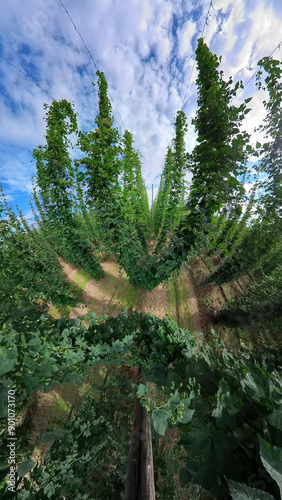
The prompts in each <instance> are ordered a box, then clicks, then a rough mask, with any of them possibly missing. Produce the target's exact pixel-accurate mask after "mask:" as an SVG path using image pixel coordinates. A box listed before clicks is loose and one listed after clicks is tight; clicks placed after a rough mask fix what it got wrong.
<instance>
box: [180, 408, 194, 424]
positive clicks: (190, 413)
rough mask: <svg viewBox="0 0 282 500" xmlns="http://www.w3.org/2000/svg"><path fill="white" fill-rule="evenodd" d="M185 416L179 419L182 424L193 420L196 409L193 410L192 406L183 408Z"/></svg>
mask: <svg viewBox="0 0 282 500" xmlns="http://www.w3.org/2000/svg"><path fill="white" fill-rule="evenodd" d="M182 413H183V416H182V417H181V418H180V419H179V420H178V421H179V422H180V423H181V424H189V422H191V420H192V418H193V416H194V413H195V410H191V409H190V408H188V409H186V410H185V409H184V410H183V412H182Z"/></svg>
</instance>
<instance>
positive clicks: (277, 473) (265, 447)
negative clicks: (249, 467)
mask: <svg viewBox="0 0 282 500" xmlns="http://www.w3.org/2000/svg"><path fill="white" fill-rule="evenodd" d="M259 442H260V456H261V461H262V463H263V465H264V467H265V468H266V470H267V472H268V474H269V475H270V476H271V477H272V478H273V479H274V481H276V483H277V484H278V486H279V489H280V494H281V498H282V448H276V446H272V445H271V444H269V443H267V441H265V440H264V439H262V438H259Z"/></svg>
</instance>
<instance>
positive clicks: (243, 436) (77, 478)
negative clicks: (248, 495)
mask: <svg viewBox="0 0 282 500" xmlns="http://www.w3.org/2000/svg"><path fill="white" fill-rule="evenodd" d="M89 320H90V322H89V323H90V325H89V327H88V328H86V327H85V326H84V325H83V324H82V322H81V321H79V320H75V321H63V320H60V321H57V322H50V321H49V320H48V319H47V318H46V317H44V316H42V317H41V318H40V319H39V320H38V321H35V320H33V321H30V320H28V319H27V318H25V321H24V323H23V324H21V322H20V321H14V322H12V323H10V324H7V325H4V326H3V328H2V332H1V336H0V339H1V343H2V346H1V347H2V350H3V352H4V351H5V350H6V351H5V352H7V350H9V351H10V358H9V359H10V361H9V363H8V364H6V365H5V367H4V368H5V372H6V373H2V376H1V377H0V383H1V387H2V397H3V400H5V394H6V393H7V388H8V386H9V385H10V386H12V387H13V389H14V390H15V391H16V393H17V397H18V405H19V408H20V405H22V404H24V402H25V401H27V398H28V395H29V394H31V393H32V391H33V390H34V389H37V388H39V389H40V388H44V387H45V388H47V387H49V388H50V387H51V386H52V384H53V383H54V382H55V381H56V380H58V381H60V382H63V381H66V380H67V381H69V382H74V381H76V382H77V383H82V382H83V381H84V380H85V379H86V377H88V376H89V371H91V370H92V369H93V367H94V366H95V364H96V363H97V362H98V361H99V362H102V363H103V364H105V365H107V364H109V363H110V364H111V365H112V364H113V363H117V366H122V363H125V364H126V365H129V366H132V367H134V368H139V367H140V368H141V370H142V379H143V380H144V381H148V382H153V383H154V384H155V386H156V388H158V391H157V392H156V389H154V390H151V389H148V386H146V389H147V392H146V391H145V390H144V387H145V385H144V384H142V383H141V384H139V388H138V392H139V396H140V397H141V401H142V398H144V396H145V392H146V396H147V398H146V401H148V403H147V402H145V400H144V403H145V404H146V406H148V411H149V413H150V414H151V418H152V424H153V429H155V431H156V432H157V433H159V434H161V435H164V434H165V432H166V429H167V427H168V426H175V425H176V426H177V427H178V428H179V431H180V432H181V441H180V443H181V444H182V446H183V447H184V448H185V450H186V452H187V459H186V463H185V470H186V471H188V472H189V474H188V472H187V473H185V477H186V478H188V477H189V478H191V480H192V481H193V482H194V483H197V484H199V485H201V486H202V487H204V488H205V489H207V490H208V491H210V492H211V494H212V495H213V496H214V497H215V498H217V499H222V498H226V497H227V489H226V486H225V481H224V476H226V477H228V478H229V479H231V480H233V481H237V482H242V483H243V482H248V478H249V477H250V476H252V477H253V480H254V481H256V480H258V479H259V471H260V467H261V462H260V454H259V441H258V437H257V436H258V434H259V435H260V436H261V437H262V438H264V439H265V440H266V439H267V441H268V442H269V443H270V444H272V445H273V444H275V445H276V446H277V445H278V446H281V444H282V435H281V425H280V423H279V418H278V414H279V411H280V408H281V376H279V374H278V372H275V371H274V372H273V373H272V374H269V373H267V371H266V370H265V368H264V366H263V365H261V366H258V365H257V364H256V363H254V360H253V359H252V353H251V352H248V351H243V352H242V353H241V354H236V355H235V354H232V353H231V352H229V351H227V349H226V348H225V346H224V345H223V344H221V343H220V341H219V339H218V338H217V337H216V335H215V336H214V341H213V343H210V344H205V343H203V344H202V345H200V346H199V345H197V344H196V342H195V340H194V338H193V336H192V335H191V334H189V332H187V331H186V330H183V329H180V328H179V327H178V326H177V325H176V323H175V322H174V321H173V320H172V319H170V318H167V319H166V320H160V319H158V318H155V317H152V316H150V315H144V316H142V315H141V314H140V313H135V314H133V315H130V316H128V315H127V312H126V311H123V312H122V313H121V314H120V315H119V316H118V317H117V318H112V317H111V318H108V319H106V320H105V321H102V322H98V321H97V320H95V317H94V316H93V315H92V316H91V317H89ZM31 366H32V370H31V369H30V367H31ZM115 380H116V381H117V383H118V385H117V386H116V387H117V388H118V391H117V393H116V396H117V397H119V398H120V397H122V396H121V395H122V394H124V390H125V394H128V396H129V400H128V401H129V407H127V409H125V408H124V406H122V407H121V408H119V406H118V405H115V404H114V403H113V402H114V401H115V395H114V394H115V392H114V393H112V392H110V393H108V396H105V400H104V399H103V398H102V399H101V400H100V402H99V405H97V404H95V401H94V400H93V398H92V399H91V401H90V402H89V400H86V401H85V403H84V405H83V406H82V408H81V411H80V412H79V413H78V414H77V416H76V418H75V419H74V420H73V421H71V422H70V424H69V426H68V427H67V428H66V429H65V431H66V432H63V433H61V434H59V435H57V436H56V439H55V442H54V444H53V446H52V448H51V449H50V452H49V454H48V456H47V457H46V459H45V464H44V465H43V466H41V465H39V464H37V466H36V467H35V468H34V469H33V470H32V471H31V473H30V474H31V482H29V481H25V486H24V488H25V489H27V490H28V491H29V490H30V491H32V492H33V494H35V495H38V498H45V496H44V495H46V498H48V497H49V498H61V497H63V495H67V496H68V495H73V494H74V493H73V492H75V491H79V492H80V493H83V494H85V495H90V496H89V498H91V495H93V491H94V492H95V491H96V490H95V488H96V486H93V481H92V479H93V475H94V476H95V474H96V473H97V482H96V481H95V484H96V485H97V488H98V486H99V489H100V488H101V493H100V495H101V496H99V489H97V493H95V495H96V496H95V495H94V497H95V498H107V495H108V496H109V495H112V497H113V496H115V493H118V492H120V491H122V488H123V486H124V470H125V469H124V467H125V466H126V463H125V462H126V461H125V457H126V456H127V451H126V450H127V447H128V432H129V425H125V426H124V427H123V429H124V432H125V434H124V436H125V438H124V439H123V438H120V439H119V438H118V437H117V436H119V433H120V430H119V431H118V435H117V434H116V432H117V431H116V430H114V425H113V423H114V420H115V419H117V420H116V421H117V422H118V421H119V420H118V419H123V418H124V412H126V415H128V417H127V418H129V415H130V408H131V410H132V408H133V398H132V395H131V396H130V394H132V393H131V390H129V392H127V391H128V386H127V385H125V386H124V383H123V382H122V381H121V380H120V379H115ZM11 381H12V382H11ZM120 382H121V383H120ZM11 384H12V385H11ZM105 394H106V393H105ZM119 394H120V395H119ZM102 401H105V404H106V403H107V404H110V405H111V408H112V410H111V411H110V412H109V414H108V413H107V411H108V410H107V408H108V406H107V405H106V406H103V404H102ZM119 401H120V400H119ZM130 401H132V406H131V405H130ZM124 403H125V400H124ZM119 404H120V403H119ZM126 404H127V403H126ZM100 405H101V406H100ZM105 412H106V413H105ZM117 412H118V413H117ZM117 414H118V415H119V416H117ZM3 416H4V415H3ZM272 416H273V418H271V417H272ZM127 422H129V421H127ZM124 423H125V422H124ZM277 423H278V424H277ZM115 429H116V428H115ZM114 436H116V437H114ZM126 436H127V437H126ZM112 440H113V441H112ZM110 443H112V444H111V445H110ZM5 444H6V442H5V439H3V438H2V448H3V450H4V449H5ZM111 446H113V447H114V448H113V449H114V450H115V452H114V453H112V451H111V449H112V448H111ZM4 453H5V452H4ZM6 453H7V451H6ZM109 453H110V454H109ZM275 453H276V452H275ZM93 456H95V457H96V461H95V462H94V463H95V468H94V469H93V468H92V464H93ZM262 456H263V460H266V458H265V457H267V460H268V462H269V463H270V464H272V465H271V467H272V469H273V470H274V469H275V468H276V465H275V464H276V462H274V461H275V460H276V458H275V457H274V456H273V457H274V458H273V457H272V458H271V460H270V459H269V451H267V449H264V451H263V455H262ZM277 456H278V455H277ZM27 459H28V458H27ZM273 460H274V461H273ZM24 463H25V462H24ZM74 463H75V465H73V464H74ZM105 464H107V467H106V469H105ZM115 464H116V465H115ZM109 466H111V468H113V470H115V473H114V474H112V477H111V479H109V476H108V473H109V472H110V470H111V468H110V469H109ZM23 467H24V465H23ZM181 470H182V469H181ZM102 471H104V472H102ZM122 471H123V472H122ZM3 472H4V474H5V473H6V472H5V470H4V471H3ZM99 474H100V480H101V481H102V480H103V478H104V479H105V478H106V477H107V481H104V486H102V484H101V482H100V480H99V479H98V475H99ZM105 474H106V476H105ZM95 477H96V476H95ZM90 478H91V482H90ZM189 480H190V479H189ZM181 482H182V483H183V482H184V475H183V470H182V472H181ZM51 483H52V484H53V486H52V488H51V489H50V484H51ZM36 484H38V485H39V488H40V490H39V491H38V492H37V493H36V488H37V487H36V486H35V485H36ZM47 485H49V486H47ZM34 488H35V490H34ZM107 488H108V489H107ZM105 491H110V492H111V493H109V492H108V493H105ZM269 493H270V494H272V495H273V496H274V498H277V495H276V490H275V488H274V487H273V485H272V483H270V484H269ZM23 495H24V489H22V487H20V488H19V490H18V498H19V499H20V498H24V496H23ZM103 495H104V496H103ZM92 497H93V496H92ZM16 498H17V497H16ZM35 498H37V496H35ZM74 498H80V497H79V496H77V497H74ZM85 498H88V497H87V496H86V497H85Z"/></svg>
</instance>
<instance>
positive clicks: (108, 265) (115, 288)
mask: <svg viewBox="0 0 282 500" xmlns="http://www.w3.org/2000/svg"><path fill="white" fill-rule="evenodd" d="M60 263H61V265H62V267H63V273H64V275H65V276H66V277H67V279H68V280H69V281H71V282H73V283H74V284H75V283H76V284H77V285H80V284H81V283H82V282H83V280H85V275H83V272H81V271H80V270H79V269H77V268H75V267H74V266H72V265H71V264H69V263H66V262H64V261H63V260H62V259H60ZM102 267H103V269H104V272H105V277H104V278H102V279H100V280H99V281H98V282H97V281H95V280H94V279H92V278H89V277H88V280H87V282H86V284H85V286H84V289H83V291H82V294H81V298H80V300H81V302H82V303H83V304H84V306H83V307H76V308H74V309H72V310H71V311H68V314H69V318H70V319H73V318H76V317H81V316H83V315H85V314H86V313H87V312H88V311H90V310H92V311H94V312H95V314H96V315H97V316H100V315H103V314H104V313H105V312H106V311H107V312H108V314H109V316H114V317H116V316H117V315H118V314H119V312H120V311H121V310H122V309H124V308H125V307H128V309H129V311H132V312H134V311H138V310H139V311H141V312H142V313H144V314H146V313H150V314H152V315H154V316H158V317H159V318H165V316H166V314H170V315H171V316H172V317H173V318H174V319H175V321H176V322H177V323H178V324H179V326H181V327H186V328H188V329H189V330H190V331H191V332H192V333H195V334H198V333H199V332H201V331H203V325H204V321H203V318H202V316H203V315H202V313H201V311H200V307H199V302H198V299H197V296H196V293H195V290H194V283H193V280H192V277H191V275H190V274H189V273H188V272H187V268H186V266H183V268H182V274H181V276H180V277H179V278H178V279H177V280H175V281H173V282H171V283H169V285H168V286H167V285H165V286H164V285H163V284H162V283H161V284H159V285H158V286H157V287H156V288H155V289H154V290H152V291H151V292H150V291H147V290H143V289H141V288H139V289H136V288H134V287H132V286H131V285H130V283H129V281H128V278H127V276H126V273H125V271H121V272H119V266H118V264H117V262H115V261H113V260H111V261H105V262H103V263H102Z"/></svg>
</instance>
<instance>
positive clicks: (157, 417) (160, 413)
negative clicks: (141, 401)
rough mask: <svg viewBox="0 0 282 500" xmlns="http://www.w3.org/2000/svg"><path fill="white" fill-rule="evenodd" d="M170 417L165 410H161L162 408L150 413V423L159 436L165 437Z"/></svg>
mask: <svg viewBox="0 0 282 500" xmlns="http://www.w3.org/2000/svg"><path fill="white" fill-rule="evenodd" d="M170 416H171V413H169V412H168V411H166V410H163V409H162V408H159V409H157V410H154V411H153V412H152V422H153V426H154V429H155V431H156V432H157V433H158V434H160V435H161V436H164V435H165V431H166V429H167V426H168V419H169V417H170Z"/></svg>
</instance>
